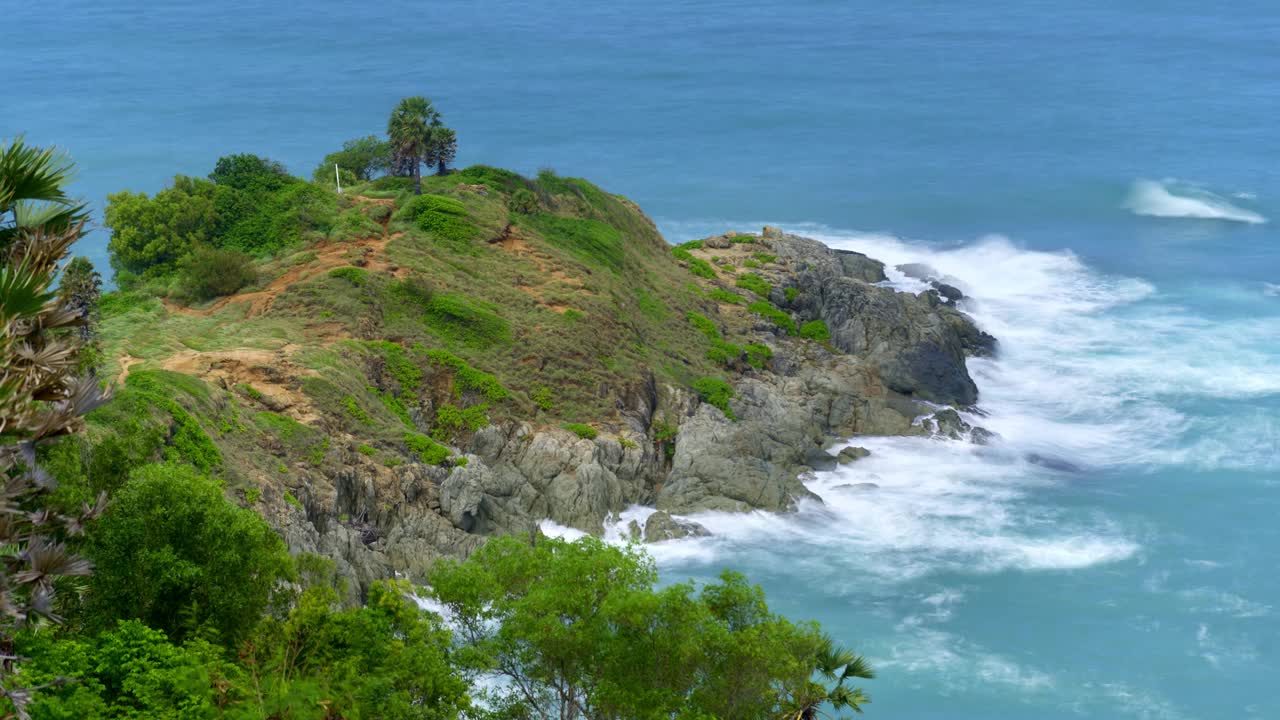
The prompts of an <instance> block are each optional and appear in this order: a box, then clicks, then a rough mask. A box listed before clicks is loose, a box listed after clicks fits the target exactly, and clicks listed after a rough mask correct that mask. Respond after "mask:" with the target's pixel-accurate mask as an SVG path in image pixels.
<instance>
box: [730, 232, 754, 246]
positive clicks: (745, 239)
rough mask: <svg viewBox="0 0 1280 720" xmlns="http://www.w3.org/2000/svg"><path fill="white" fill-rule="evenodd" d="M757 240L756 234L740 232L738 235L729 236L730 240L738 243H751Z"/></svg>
mask: <svg viewBox="0 0 1280 720" xmlns="http://www.w3.org/2000/svg"><path fill="white" fill-rule="evenodd" d="M755 241H756V236H755V235H746V234H743V233H738V234H737V235H734V236H733V237H731V238H729V242H731V243H735V244H737V245H749V244H751V243H753V242H755Z"/></svg>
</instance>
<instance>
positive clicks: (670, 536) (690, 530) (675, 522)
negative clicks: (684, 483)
mask: <svg viewBox="0 0 1280 720" xmlns="http://www.w3.org/2000/svg"><path fill="white" fill-rule="evenodd" d="M710 534H711V533H710V532H708V531H707V529H706V528H704V527H702V526H701V525H699V524H698V523H696V522H693V521H691V520H681V519H677V518H673V517H671V515H670V514H668V513H665V512H663V511H661V510H659V511H658V512H656V513H654V514H652V515H650V516H649V519H648V520H646V521H645V523H644V541H645V542H662V541H663V540H676V539H679V538H684V537H706V536H708V535H710Z"/></svg>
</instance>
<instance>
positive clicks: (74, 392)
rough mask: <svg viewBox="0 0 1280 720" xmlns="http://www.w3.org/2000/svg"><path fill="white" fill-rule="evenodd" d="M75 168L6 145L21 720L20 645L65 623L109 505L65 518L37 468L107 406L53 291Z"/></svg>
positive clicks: (8, 633) (6, 438) (0, 694)
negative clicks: (89, 540) (90, 537)
mask: <svg viewBox="0 0 1280 720" xmlns="http://www.w3.org/2000/svg"><path fill="white" fill-rule="evenodd" d="M73 169H74V168H73V166H72V164H71V162H70V161H69V160H68V159H67V158H66V156H64V155H62V154H61V153H59V152H57V151H55V150H52V149H49V148H37V147H32V146H29V145H27V144H26V143H24V142H23V141H22V140H21V139H18V140H15V141H13V142H12V143H9V144H8V145H0V701H6V700H7V701H8V704H9V706H10V707H11V708H12V711H13V713H14V714H16V715H17V716H18V717H19V718H25V717H27V713H26V709H25V705H26V703H27V702H28V701H29V700H30V698H31V693H32V691H33V690H34V688H23V687H20V686H17V685H15V684H13V683H14V679H15V677H16V676H15V674H14V664H15V663H16V662H18V660H19V658H17V657H15V656H14V653H13V639H14V636H15V635H16V634H17V633H18V632H20V631H21V630H22V629H23V628H26V627H29V626H31V625H33V624H36V623H39V622H42V621H46V620H47V621H54V622H56V621H57V620H58V617H57V615H56V608H57V606H56V604H55V594H54V589H55V584H56V583H57V581H58V579H59V578H63V577H73V576H83V575H87V574H89V571H90V569H91V567H90V565H89V563H88V561H86V560H83V559H81V558H78V557H76V556H75V555H73V554H71V553H70V552H69V551H68V550H67V546H66V544H65V542H64V541H65V539H66V538H67V537H68V536H72V535H76V534H79V533H80V532H81V531H82V530H83V528H84V522H85V521H86V520H87V519H88V518H90V517H92V516H94V515H96V514H97V513H98V512H99V510H100V509H101V506H102V503H101V501H99V503H98V504H97V506H96V507H92V508H91V507H88V506H86V507H85V508H84V509H83V511H82V512H81V513H78V514H76V515H74V516H70V515H62V514H60V513H59V512H57V511H56V510H55V509H54V508H53V507H52V505H51V503H50V502H49V498H50V495H51V494H52V493H53V491H54V490H55V489H56V487H57V483H56V482H55V481H54V480H53V478H52V477H51V476H50V475H49V474H48V473H47V472H45V471H43V470H42V469H41V468H40V467H39V466H38V465H37V463H36V449H37V447H39V446H40V445H43V444H45V443H48V442H50V441H52V440H55V439H57V438H58V437H60V436H62V435H66V434H68V433H72V432H76V431H77V430H79V429H80V428H81V427H82V425H83V419H82V418H83V416H84V415H85V414H86V413H88V412H89V411H90V410H92V409H93V408H94V407H96V406H97V405H98V404H99V403H100V402H101V401H102V398H101V393H100V392H99V391H98V386H97V383H96V382H94V380H93V379H92V378H91V377H88V376H80V375H79V373H78V372H77V366H78V365H79V358H78V355H79V348H80V340H79V336H78V335H77V334H76V333H71V332H66V331H65V330H66V329H67V328H71V327H75V326H76V325H78V324H80V323H81V322H82V321H83V318H82V315H81V313H80V312H78V311H77V310H76V309H74V308H72V307H69V306H68V305H66V304H65V303H63V302H62V301H60V300H59V299H58V296H57V293H56V292H54V291H53V290H52V286H53V281H54V278H55V276H56V275H57V270H58V263H60V262H61V261H62V260H63V259H64V258H65V257H66V256H67V253H68V250H69V249H70V248H71V245H72V243H74V242H75V241H76V240H77V239H79V237H80V231H81V229H82V228H83V227H84V223H85V220H86V213H85V206H84V205H83V204H82V203H79V202H77V201H75V200H73V199H71V198H70V197H69V196H68V195H67V193H66V189H65V186H66V184H67V183H68V182H69V181H70V179H71V177H72V175H73Z"/></svg>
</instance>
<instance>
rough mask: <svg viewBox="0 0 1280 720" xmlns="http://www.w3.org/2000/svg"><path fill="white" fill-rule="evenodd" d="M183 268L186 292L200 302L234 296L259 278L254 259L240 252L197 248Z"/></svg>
mask: <svg viewBox="0 0 1280 720" xmlns="http://www.w3.org/2000/svg"><path fill="white" fill-rule="evenodd" d="M180 265H181V268H182V273H183V276H184V281H185V286H186V288H187V290H188V291H190V293H191V294H192V295H193V296H194V297H196V298H197V299H200V300H208V299H210V298H215V297H221V296H223V295H231V294H234V293H235V292H236V291H238V290H239V289H240V288H242V287H244V286H245V285H249V284H251V283H253V282H254V281H255V280H257V279H258V271H257V270H255V269H254V267H253V258H251V257H249V256H248V255H246V254H244V253H242V252H240V251H239V250H214V249H212V248H207V247H200V248H196V249H195V250H193V251H191V253H190V254H189V255H187V256H186V257H185V258H183V259H182V261H181V263H180Z"/></svg>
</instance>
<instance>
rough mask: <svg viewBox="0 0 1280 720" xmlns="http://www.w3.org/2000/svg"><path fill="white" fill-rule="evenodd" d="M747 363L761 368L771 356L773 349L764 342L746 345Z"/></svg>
mask: <svg viewBox="0 0 1280 720" xmlns="http://www.w3.org/2000/svg"><path fill="white" fill-rule="evenodd" d="M746 351H747V364H748V365H750V366H751V367H753V368H756V369H763V368H764V366H765V365H766V364H768V362H769V360H770V359H771V358H773V350H772V349H771V348H770V347H769V346H768V345H765V344H764V343H751V344H750V345H748V346H747V347H746Z"/></svg>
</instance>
